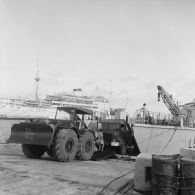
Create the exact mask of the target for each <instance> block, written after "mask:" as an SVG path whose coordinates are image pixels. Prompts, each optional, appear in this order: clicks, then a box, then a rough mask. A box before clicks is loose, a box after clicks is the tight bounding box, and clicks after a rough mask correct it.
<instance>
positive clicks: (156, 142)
mask: <svg viewBox="0 0 195 195" xmlns="http://www.w3.org/2000/svg"><path fill="white" fill-rule="evenodd" d="M158 91H159V92H158V95H159V98H158V100H160V97H161V98H162V100H163V102H164V103H165V105H166V106H167V108H168V109H169V111H170V114H163V113H152V112H149V111H148V113H147V117H146V116H144V115H145V114H146V113H145V114H144V113H143V110H142V111H140V110H138V111H137V113H136V114H135V116H136V117H135V118H133V119H132V124H133V125H134V128H133V129H134V137H135V139H136V142H137V145H138V147H139V150H140V152H143V153H151V154H160V155H161V154H166V155H173V154H179V153H180V149H181V148H194V147H195V101H192V102H191V103H187V104H184V105H181V106H179V105H178V104H177V103H176V102H175V101H174V99H173V97H172V95H171V94H169V93H168V92H167V91H166V90H165V89H164V88H162V87H161V86H158Z"/></svg>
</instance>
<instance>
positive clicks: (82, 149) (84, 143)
mask: <svg viewBox="0 0 195 195" xmlns="http://www.w3.org/2000/svg"><path fill="white" fill-rule="evenodd" d="M94 151H95V140H94V136H93V134H92V133H91V132H89V131H86V132H85V133H84V134H83V135H82V136H81V137H80V138H79V145H78V152H77V159H79V160H90V159H91V158H92V156H93V153H94Z"/></svg>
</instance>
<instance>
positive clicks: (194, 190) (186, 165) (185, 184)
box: [180, 157, 195, 195]
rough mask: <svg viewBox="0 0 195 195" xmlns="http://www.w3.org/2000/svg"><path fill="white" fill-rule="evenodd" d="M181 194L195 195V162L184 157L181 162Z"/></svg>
mask: <svg viewBox="0 0 195 195" xmlns="http://www.w3.org/2000/svg"><path fill="white" fill-rule="evenodd" d="M180 174H181V176H180V194H181V195H195V160H192V159H190V158H188V157H182V158H181V160H180Z"/></svg>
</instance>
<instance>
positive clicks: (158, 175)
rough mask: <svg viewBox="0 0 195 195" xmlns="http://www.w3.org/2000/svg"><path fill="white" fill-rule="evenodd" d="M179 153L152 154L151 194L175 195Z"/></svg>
mask: <svg viewBox="0 0 195 195" xmlns="http://www.w3.org/2000/svg"><path fill="white" fill-rule="evenodd" d="M178 157H179V155H152V194H153V195H176V194H177V188H178V173H179V171H178Z"/></svg>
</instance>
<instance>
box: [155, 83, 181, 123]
mask: <svg viewBox="0 0 195 195" xmlns="http://www.w3.org/2000/svg"><path fill="white" fill-rule="evenodd" d="M157 88H158V101H160V97H161V98H162V100H163V102H164V103H165V105H166V106H167V108H168V109H169V111H170V112H171V114H172V115H173V116H174V117H175V118H176V119H177V121H178V119H179V117H180V116H182V113H181V110H180V108H179V106H178V105H177V104H176V103H175V101H174V100H173V97H172V95H171V94H169V93H168V92H167V91H166V90H165V89H163V87H161V86H159V85H158V86H157Z"/></svg>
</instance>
